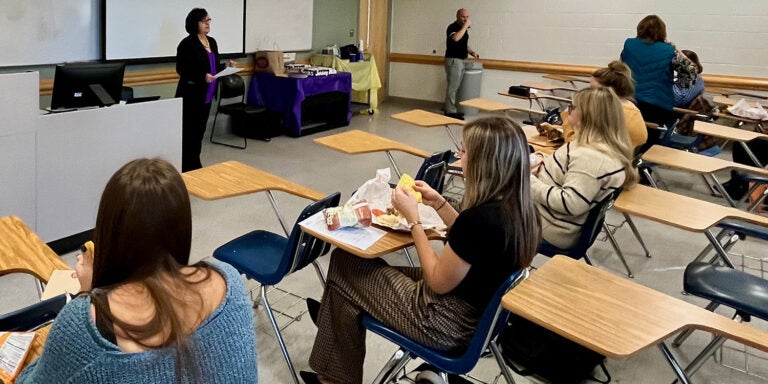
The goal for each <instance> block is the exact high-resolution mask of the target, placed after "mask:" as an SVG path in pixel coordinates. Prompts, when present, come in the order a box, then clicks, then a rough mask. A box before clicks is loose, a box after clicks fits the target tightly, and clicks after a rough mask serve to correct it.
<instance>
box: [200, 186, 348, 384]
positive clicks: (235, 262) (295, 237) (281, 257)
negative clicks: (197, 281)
mask: <svg viewBox="0 0 768 384" xmlns="http://www.w3.org/2000/svg"><path fill="white" fill-rule="evenodd" d="M340 198H341V194H340V193H338V192H336V193H334V194H331V195H329V196H326V197H324V198H322V199H321V200H318V201H316V202H314V203H312V204H310V205H308V206H307V207H306V208H304V210H303V211H302V212H301V214H300V215H299V218H298V219H297V220H296V224H295V225H294V226H293V230H292V231H291V235H290V237H288V238H285V237H284V236H281V235H278V234H275V233H272V232H268V231H263V230H256V231H253V232H250V233H246V234H245V235H242V236H240V237H238V238H236V239H234V240H232V241H230V242H228V243H226V244H224V245H222V246H220V247H219V248H216V250H215V251H213V257H214V258H216V259H217V260H221V261H223V262H226V263H229V264H231V265H232V266H233V267H235V269H237V270H238V272H240V273H241V274H244V275H245V276H246V277H247V278H249V279H253V280H256V281H258V282H259V283H260V284H261V298H262V300H263V301H264V310H265V312H266V313H267V317H269V321H270V323H271V324H272V329H274V331H275V336H276V337H277V342H278V344H280V349H281V350H282V352H283V357H284V358H285V362H286V363H287V364H288V369H290V371H291V375H292V376H293V380H294V382H295V383H297V384H298V383H299V379H298V377H297V376H296V370H295V369H294V368H293V362H291V357H290V355H289V354H288V349H287V348H286V346H285V342H284V341H283V336H282V334H281V333H280V328H279V327H278V325H277V321H275V315H274V313H273V311H272V307H271V306H270V305H269V301H268V300H267V288H268V287H269V286H271V285H276V284H277V283H279V282H280V281H281V280H283V278H285V277H286V276H288V275H290V274H291V273H293V272H295V271H298V270H300V269H302V268H304V267H306V266H307V265H309V264H310V263H311V264H313V265H314V266H315V268H316V270H317V271H318V274H319V275H320V276H321V280H322V274H321V273H320V267H319V266H318V265H317V264H316V262H315V260H316V259H317V258H318V257H319V256H322V255H324V254H326V253H327V252H328V250H329V249H330V246H329V244H327V243H326V242H324V241H321V240H319V239H317V238H315V237H313V236H311V235H308V234H306V233H304V232H303V231H302V230H301V227H300V226H299V223H300V222H301V221H303V220H305V219H307V218H308V217H310V216H312V215H314V214H315V213H317V212H320V211H322V210H323V209H325V208H330V207H336V206H338V205H339V199H340ZM323 284H325V282H324V281H323Z"/></svg>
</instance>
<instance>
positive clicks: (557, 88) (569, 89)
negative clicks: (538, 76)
mask: <svg viewBox="0 0 768 384" xmlns="http://www.w3.org/2000/svg"><path fill="white" fill-rule="evenodd" d="M522 85H523V86H526V87H529V88H535V89H538V90H541V91H549V92H554V91H567V92H577V91H578V89H576V88H572V87H563V86H559V85H553V84H546V83H541V82H538V81H526V82H524V83H523V84H522Z"/></svg>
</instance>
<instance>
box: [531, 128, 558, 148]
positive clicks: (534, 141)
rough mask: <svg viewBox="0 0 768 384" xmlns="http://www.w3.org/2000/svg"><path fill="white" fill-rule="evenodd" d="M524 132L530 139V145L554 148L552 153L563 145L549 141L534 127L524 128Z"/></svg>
mask: <svg viewBox="0 0 768 384" xmlns="http://www.w3.org/2000/svg"><path fill="white" fill-rule="evenodd" d="M523 132H525V137H526V138H527V139H528V144H531V145H533V146H538V147H542V148H553V150H552V152H554V150H555V149H557V148H560V147H561V146H562V145H563V142H562V141H556V142H553V141H549V139H547V137H546V136H541V135H539V131H538V130H537V129H536V127H534V126H533V125H525V126H523Z"/></svg>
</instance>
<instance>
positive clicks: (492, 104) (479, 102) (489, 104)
mask: <svg viewBox="0 0 768 384" xmlns="http://www.w3.org/2000/svg"><path fill="white" fill-rule="evenodd" d="M459 104H460V105H462V106H464V107H471V108H477V109H479V110H481V111H487V112H499V111H510V110H511V111H520V112H527V113H535V114H537V115H546V114H547V113H546V112H543V111H537V110H534V109H530V108H523V107H517V106H514V105H510V104H507V103H502V102H500V101H496V100H490V99H483V98H476V99H470V100H465V101H462V102H460V103H459Z"/></svg>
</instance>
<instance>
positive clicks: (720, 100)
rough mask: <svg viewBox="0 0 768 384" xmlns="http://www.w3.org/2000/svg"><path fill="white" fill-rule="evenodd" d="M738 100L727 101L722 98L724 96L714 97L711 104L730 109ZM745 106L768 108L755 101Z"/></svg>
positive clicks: (725, 98)
mask: <svg viewBox="0 0 768 384" xmlns="http://www.w3.org/2000/svg"><path fill="white" fill-rule="evenodd" d="M739 100H740V99H739ZM739 100H737V99H729V98H727V97H724V96H715V97H713V98H712V102H713V103H715V104H720V105H725V106H726V107H730V106H732V105H735V104H736V103H738V102H739ZM747 104H749V106H750V107H756V106H757V105H758V104H760V106H762V107H763V108H768V105H766V104H765V103H762V102H761V103H758V102H756V101H747Z"/></svg>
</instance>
